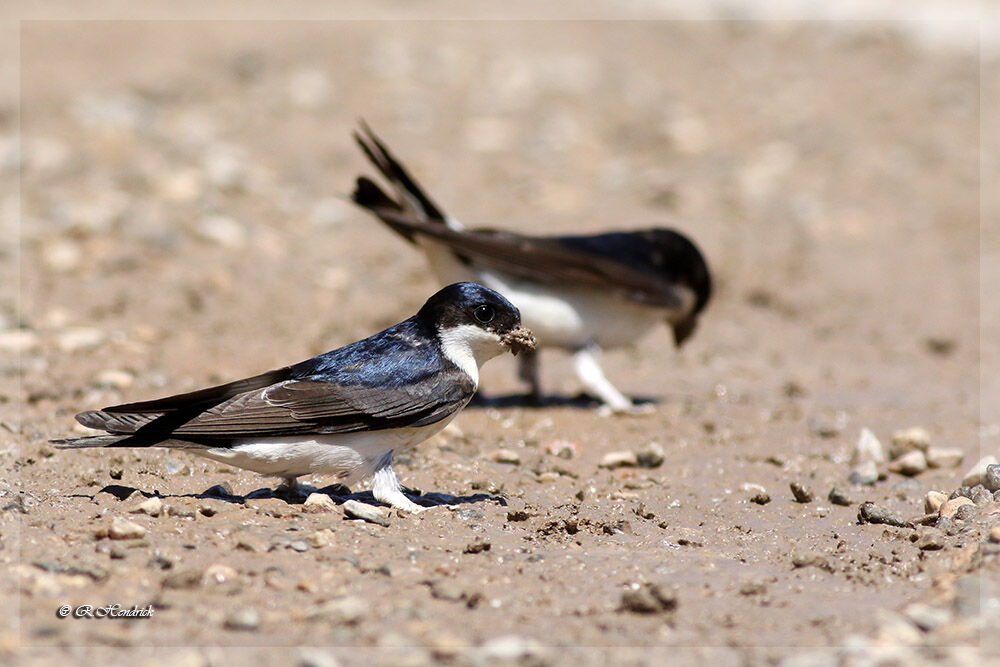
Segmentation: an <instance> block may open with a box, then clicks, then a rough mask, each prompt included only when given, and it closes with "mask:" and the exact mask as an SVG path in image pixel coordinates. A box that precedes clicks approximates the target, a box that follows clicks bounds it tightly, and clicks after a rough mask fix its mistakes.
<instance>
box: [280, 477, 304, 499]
mask: <svg viewBox="0 0 1000 667" xmlns="http://www.w3.org/2000/svg"><path fill="white" fill-rule="evenodd" d="M307 488H310V487H304V486H302V485H300V484H299V483H298V480H296V479H295V478H294V477H286V478H285V480H284V481H283V482H282V483H281V484H279V485H278V486H277V487H275V489H274V495H276V496H279V497H281V498H298V497H299V496H304V495H307V493H308V492H307Z"/></svg>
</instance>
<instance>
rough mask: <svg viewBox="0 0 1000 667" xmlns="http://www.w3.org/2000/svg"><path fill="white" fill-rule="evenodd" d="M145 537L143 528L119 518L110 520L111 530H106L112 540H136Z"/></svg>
mask: <svg viewBox="0 0 1000 667" xmlns="http://www.w3.org/2000/svg"><path fill="white" fill-rule="evenodd" d="M145 536H146V529H145V528H143V527H142V526H140V525H139V524H137V523H133V522H132V521H128V520H126V519H123V518H121V517H119V516H116V517H115V518H114V519H112V520H111V528H109V529H108V537H110V538H111V539H113V540H137V539H139V538H140V537H145Z"/></svg>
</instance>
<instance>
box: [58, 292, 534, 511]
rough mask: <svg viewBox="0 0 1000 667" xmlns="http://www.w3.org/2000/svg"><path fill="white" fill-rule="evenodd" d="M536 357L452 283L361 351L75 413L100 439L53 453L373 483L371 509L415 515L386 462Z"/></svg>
mask: <svg viewBox="0 0 1000 667" xmlns="http://www.w3.org/2000/svg"><path fill="white" fill-rule="evenodd" d="M533 345H534V341H533V339H532V336H531V333H530V332H529V331H527V330H526V329H524V328H523V327H522V326H521V316H520V313H518V310H517V308H515V307H514V306H513V305H512V304H511V303H510V302H509V301H508V300H507V299H505V298H504V297H502V296H501V295H499V294H497V293H496V292H494V291H492V290H490V289H488V288H486V287H483V286H482V285H478V284H476V283H472V282H464V283H458V284H454V285H449V286H448V287H445V288H444V289H442V290H441V291H439V292H437V293H436V294H435V295H434V296H432V297H431V298H430V299H428V300H427V302H426V303H425V304H424V305H423V307H422V308H421V309H420V311H419V312H418V313H417V314H416V315H414V316H413V317H411V318H409V319H408V320H405V321H403V322H400V323H399V324H397V325H395V326H392V327H390V328H388V329H386V330H385V331H382V332H381V333H377V334H375V335H373V336H370V337H369V338H365V339H364V340H360V341H358V342H356V343H351V344H350V345H347V346H345V347H341V348H339V349H336V350H333V351H331V352H327V353H325V354H321V355H319V356H318V357H314V358H312V359H309V360H307V361H303V362H301V363H298V364H295V365H293V366H286V367H284V368H279V369H277V370H273V371H269V372H267V373H263V374H261V375H256V376H254V377H250V378H246V379H244V380H237V381H235V382H230V383H228V384H224V385H220V386H217V387H210V388H208V389H202V390H200V391H194V392H190V393H186V394H180V395H177V396H170V397H167V398H161V399H156V400H152V401H144V402H141V403H128V404H125V405H116V406H114V407H110V408H104V409H103V410H94V411H90V412H81V413H80V414H78V415H77V416H76V419H77V421H79V422H80V423H81V424H83V425H84V426H88V427H90V428H94V429H99V430H102V431H106V432H107V433H108V435H95V436H88V437H82V438H67V439H61V440H53V442H54V443H56V444H57V445H58V446H59V448H61V449H75V448H80V447H168V448H173V449H182V450H185V451H189V452H191V453H192V454H197V455H199V456H204V457H207V458H210V459H213V460H215V461H221V462H222V463H228V464H230V465H233V466H237V467H239V468H245V469H246V470H252V471H254V472H258V473H261V474H263V475H269V476H275V477H282V478H284V479H285V482H286V484H287V485H288V487H289V488H290V489H294V488H295V479H296V478H297V477H299V476H301V475H311V474H314V475H324V474H329V475H334V476H336V477H337V479H338V480H339V481H341V482H343V483H345V484H350V483H352V482H355V481H358V480H361V479H364V478H367V477H369V476H374V478H373V482H372V492H373V495H374V496H375V499H376V500H379V501H381V502H383V503H386V504H388V505H391V506H392V507H396V508H399V509H403V510H407V511H411V512H412V511H417V510H419V509H420V507H419V506H418V505H417V504H415V503H414V502H413V501H412V500H410V499H409V498H408V497H407V496H406V495H405V494H404V493H403V491H402V487H401V486H400V484H399V481H398V480H397V478H396V474H395V472H394V471H393V469H392V456H393V453H394V452H398V451H403V450H406V449H408V448H410V447H413V446H414V445H416V444H418V443H420V442H422V441H424V440H426V439H427V438H429V437H431V436H432V435H434V434H435V433H437V432H438V431H440V430H441V429H443V428H444V427H445V426H447V425H448V423H449V422H450V421H451V420H452V419H453V418H454V417H455V415H457V414H458V412H459V411H460V410H461V409H462V408H463V407H465V405H466V404H467V403H468V402H469V399H471V398H472V395H473V394H474V393H475V392H476V389H477V387H478V385H479V367H480V366H481V365H482V364H483V363H484V362H486V361H487V360H489V359H492V358H493V357H495V356H496V355H498V354H500V353H501V352H504V351H510V352H512V353H514V354H517V353H518V352H522V351H530V350H532V349H533Z"/></svg>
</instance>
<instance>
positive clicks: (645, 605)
mask: <svg viewBox="0 0 1000 667" xmlns="http://www.w3.org/2000/svg"><path fill="white" fill-rule="evenodd" d="M621 606H622V609H624V610H626V611H631V612H633V613H636V614H659V613H663V612H667V611H674V610H675V609H677V595H676V594H675V593H674V592H673V591H664V590H663V588H662V587H661V586H660V585H659V584H655V583H644V584H640V583H632V584H629V586H628V588H626V589H625V591H623V592H622V598H621Z"/></svg>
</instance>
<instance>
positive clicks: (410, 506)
mask: <svg viewBox="0 0 1000 667" xmlns="http://www.w3.org/2000/svg"><path fill="white" fill-rule="evenodd" d="M375 499H376V500H378V501H381V502H383V503H385V504H386V505H388V506H389V507H391V508H393V509H397V510H400V511H402V512H408V513H410V514H417V513H419V512H423V511H424V510H426V509H428V508H427V507H423V506H421V505H418V504H416V503H415V502H413V501H412V500H410V499H409V498H407V497H406V494H405V493H403V492H402V491H397V492H395V493H391V492H390V493H388V494H385V495H384V496H383V497H381V498H380V497H378V496H376V497H375Z"/></svg>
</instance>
